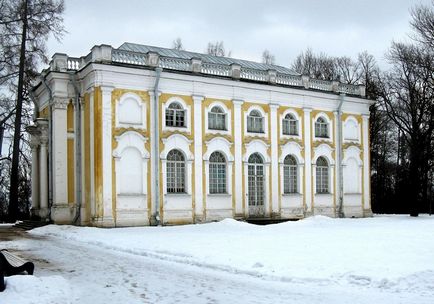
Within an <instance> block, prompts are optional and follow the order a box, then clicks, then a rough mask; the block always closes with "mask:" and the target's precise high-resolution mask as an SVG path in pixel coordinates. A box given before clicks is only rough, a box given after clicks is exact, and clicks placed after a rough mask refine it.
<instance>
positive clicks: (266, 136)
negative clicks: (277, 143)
mask: <svg viewBox="0 0 434 304" xmlns="http://www.w3.org/2000/svg"><path fill="white" fill-rule="evenodd" d="M253 110H257V111H259V112H260V113H261V115H262V117H263V119H264V133H254V132H248V131H247V117H248V116H249V114H250V112H251V111H253ZM244 136H250V137H264V138H268V114H267V113H265V111H264V109H263V108H262V107H260V106H256V105H254V106H251V107H250V108H249V109H248V110H247V111H245V112H244Z"/></svg>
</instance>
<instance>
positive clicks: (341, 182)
mask: <svg viewBox="0 0 434 304" xmlns="http://www.w3.org/2000/svg"><path fill="white" fill-rule="evenodd" d="M339 99H340V100H339V105H338V121H337V122H338V138H337V152H338V153H337V155H336V158H337V165H338V168H339V170H338V171H339V191H338V194H339V204H338V210H337V211H338V217H340V218H343V217H345V215H344V210H343V205H344V172H343V166H342V142H343V141H342V105H343V103H344V100H345V94H344V93H341V94H340V95H339Z"/></svg>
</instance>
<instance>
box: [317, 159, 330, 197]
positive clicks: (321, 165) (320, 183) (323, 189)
mask: <svg viewBox="0 0 434 304" xmlns="http://www.w3.org/2000/svg"><path fill="white" fill-rule="evenodd" d="M316 193H329V164H328V163H327V160H326V159H325V158H324V157H318V159H317V161H316Z"/></svg>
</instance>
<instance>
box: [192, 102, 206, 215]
mask: <svg viewBox="0 0 434 304" xmlns="http://www.w3.org/2000/svg"><path fill="white" fill-rule="evenodd" d="M193 101H194V110H193V111H194V126H193V130H194V190H195V191H194V199H195V202H196V204H195V210H194V212H195V218H196V220H197V221H202V220H203V218H204V217H205V213H204V204H203V188H202V168H203V159H202V101H203V96H197V95H193Z"/></svg>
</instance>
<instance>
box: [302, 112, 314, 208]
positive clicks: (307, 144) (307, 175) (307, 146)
mask: <svg viewBox="0 0 434 304" xmlns="http://www.w3.org/2000/svg"><path fill="white" fill-rule="evenodd" d="M311 112H312V109H310V108H303V113H304V116H303V124H304V134H303V135H304V183H305V187H306V189H305V190H306V191H305V193H304V199H305V203H306V212H307V213H312V212H313V210H312V146H311V127H310V126H311V121H310V113H311Z"/></svg>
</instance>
